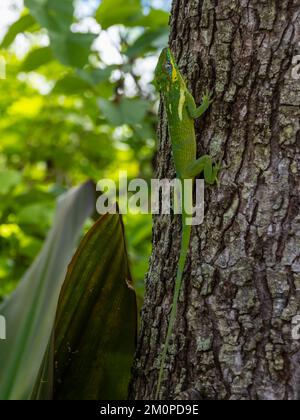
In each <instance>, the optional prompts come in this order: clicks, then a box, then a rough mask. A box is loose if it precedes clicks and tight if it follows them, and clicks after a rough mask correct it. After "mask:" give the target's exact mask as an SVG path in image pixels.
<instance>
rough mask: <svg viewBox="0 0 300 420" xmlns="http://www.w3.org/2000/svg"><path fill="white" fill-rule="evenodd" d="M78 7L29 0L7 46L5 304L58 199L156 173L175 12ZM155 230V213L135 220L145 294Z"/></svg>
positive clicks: (145, 5)
mask: <svg viewBox="0 0 300 420" xmlns="http://www.w3.org/2000/svg"><path fill="white" fill-rule="evenodd" d="M166 3H167V2H161V4H162V5H163V6H164V7H166ZM154 4H155V6H156V8H153V7H152V6H153V5H154ZM75 5H76V7H75V8H74V4H73V1H72V0H64V1H62V0H44V1H42V2H41V1H38V0H25V4H24V6H25V7H24V9H23V10H22V11H21V14H20V16H19V18H17V20H16V21H15V22H14V23H13V24H11V25H10V26H9V27H8V28H7V30H6V33H5V35H4V37H3V39H2V44H1V52H0V55H1V56H2V57H4V58H5V60H6V63H7V66H6V78H5V79H4V80H0V88H1V96H0V135H1V139H0V255H1V256H0V299H1V297H3V296H4V295H6V294H8V293H9V292H10V291H11V290H13V288H14V287H15V285H16V284H17V282H18V280H19V279H20V278H21V277H22V275H23V273H24V271H25V270H26V269H27V268H28V267H29V266H30V265H31V263H32V261H33V259H34V257H35V256H36V255H37V253H38V252H39V250H40V248H41V245H42V243H43V240H44V238H45V236H46V233H47V231H48V230H49V228H50V226H51V223H52V220H53V212H54V207H55V200H56V198H57V196H59V195H60V194H62V193H63V192H64V191H65V190H66V189H68V188H69V187H71V186H73V185H77V184H78V183H79V182H82V181H85V180H86V179H87V178H92V179H93V180H94V181H97V180H99V179H101V178H103V177H109V178H113V179H118V171H119V170H127V171H128V176H129V178H135V177H142V178H144V179H146V180H150V178H151V175H152V170H153V168H152V160H153V155H154V153H155V126H156V107H155V106H156V100H157V97H156V96H155V94H154V91H153V88H152V86H151V84H150V81H151V75H152V71H153V68H154V65H155V61H156V56H157V54H158V52H159V50H160V49H161V48H162V47H163V46H164V45H165V44H166V43H167V39H168V27H167V24H168V12H167V11H166V10H163V9H160V8H157V6H158V2H157V1H156V2H151V1H147V2H141V1H140V0H127V1H123V0H102V2H100V1H97V0H80V1H79V0H78V1H77V2H75ZM82 10H84V12H82ZM0 29H1V28H0ZM151 225H152V224H151V216H142V215H140V216H135V215H132V216H131V215H128V216H126V217H125V229H126V234H127V241H128V244H129V255H130V258H131V267H132V272H133V278H134V280H135V285H136V287H137V290H138V294H139V296H140V297H142V295H143V278H144V275H145V272H146V270H147V265H148V258H149V255H150V252H151Z"/></svg>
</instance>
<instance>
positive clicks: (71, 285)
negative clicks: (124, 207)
mask: <svg viewBox="0 0 300 420" xmlns="http://www.w3.org/2000/svg"><path fill="white" fill-rule="evenodd" d="M130 284H131V277H130V272H129V267H128V259H127V252H126V245H125V239H124V230H123V224H122V221H121V217H120V216H119V215H117V214H116V215H108V214H107V215H105V216H103V217H102V218H100V219H99V220H98V222H97V223H96V224H95V225H94V226H93V227H92V229H91V230H90V231H89V232H88V234H87V235H86V237H85V238H84V239H83V241H82V242H81V244H80V246H79V249H78V251H77V252H76V254H75V256H74V258H73V260H72V262H71V264H70V266H69V270H68V274H67V277H66V280H65V283H64V286H63V289H62V292H61V296H60V300H59V305H58V313H57V318H56V325H55V367H56V371H55V393H54V398H55V399H59V400H99V399H104V400H105V399H109V400H111V399H126V397H127V389H128V384H129V379H130V370H131V366H132V362H133V356H134V351H135V343H136V329H137V308H136V297H135V293H134V291H133V289H132V287H131V285H130Z"/></svg>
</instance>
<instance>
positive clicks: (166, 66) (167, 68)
mask: <svg viewBox="0 0 300 420" xmlns="http://www.w3.org/2000/svg"><path fill="white" fill-rule="evenodd" d="M165 69H166V71H167V72H168V73H169V74H172V70H173V67H172V64H170V63H166V64H165Z"/></svg>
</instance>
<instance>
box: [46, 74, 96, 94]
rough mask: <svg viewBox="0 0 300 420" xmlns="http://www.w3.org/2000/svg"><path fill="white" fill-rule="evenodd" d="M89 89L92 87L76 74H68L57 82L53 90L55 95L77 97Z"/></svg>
mask: <svg viewBox="0 0 300 420" xmlns="http://www.w3.org/2000/svg"><path fill="white" fill-rule="evenodd" d="M87 89H91V85H90V84H89V83H87V82H86V81H84V80H82V79H81V78H80V77H78V76H76V75H75V74H67V75H66V76H64V77H63V78H62V79H60V80H58V81H57V82H56V84H55V86H54V88H53V93H63V94H69V95H76V94H78V93H81V92H82V91H85V90H87Z"/></svg>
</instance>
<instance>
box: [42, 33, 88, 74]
mask: <svg viewBox="0 0 300 420" xmlns="http://www.w3.org/2000/svg"><path fill="white" fill-rule="evenodd" d="M95 39H96V35H94V34H89V33H86V34H82V33H73V32H66V33H58V32H57V33H52V34H50V40H51V46H52V48H53V51H54V55H55V58H57V59H58V60H59V61H60V62H61V63H62V64H64V65H66V66H72V67H79V68H80V67H83V66H84V65H85V64H86V63H87V61H88V57H89V54H90V48H91V44H92V43H93V41H94V40H95Z"/></svg>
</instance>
